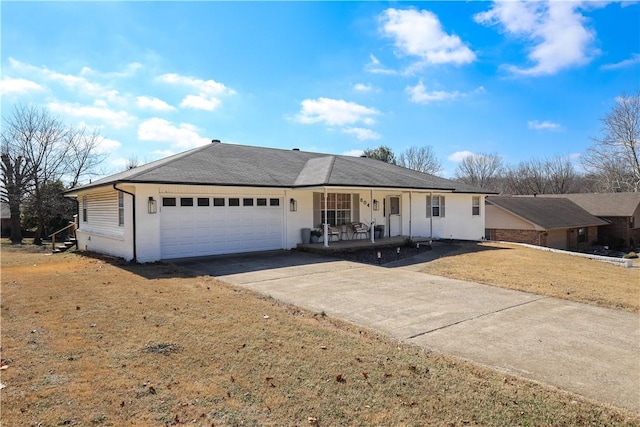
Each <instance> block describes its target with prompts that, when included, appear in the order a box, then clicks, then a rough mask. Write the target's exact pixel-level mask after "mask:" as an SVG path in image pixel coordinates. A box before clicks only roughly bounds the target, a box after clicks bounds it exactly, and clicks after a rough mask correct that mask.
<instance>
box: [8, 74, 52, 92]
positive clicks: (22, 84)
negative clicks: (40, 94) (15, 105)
mask: <svg viewBox="0 0 640 427" xmlns="http://www.w3.org/2000/svg"><path fill="white" fill-rule="evenodd" d="M43 89H44V88H43V87H42V86H41V85H39V84H38V83H36V82H32V81H31V80H26V79H20V78H18V79H13V78H11V77H5V78H3V79H2V80H0V94H1V95H22V94H25V93H27V92H36V91H40V90H43Z"/></svg>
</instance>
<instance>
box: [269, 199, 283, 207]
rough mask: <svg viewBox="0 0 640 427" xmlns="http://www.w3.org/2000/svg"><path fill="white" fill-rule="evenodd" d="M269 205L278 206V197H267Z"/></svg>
mask: <svg viewBox="0 0 640 427" xmlns="http://www.w3.org/2000/svg"><path fill="white" fill-rule="evenodd" d="M269 206H280V199H269Z"/></svg>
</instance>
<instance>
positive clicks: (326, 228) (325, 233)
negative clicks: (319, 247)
mask: <svg viewBox="0 0 640 427" xmlns="http://www.w3.org/2000/svg"><path fill="white" fill-rule="evenodd" d="M327 220H328V216H327V188H326V187H325V189H324V221H323V228H324V230H323V231H322V233H323V236H324V238H323V239H322V240H323V242H324V247H325V248H328V247H329V225H328V224H327Z"/></svg>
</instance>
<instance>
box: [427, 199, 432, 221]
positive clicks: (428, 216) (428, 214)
mask: <svg viewBox="0 0 640 427" xmlns="http://www.w3.org/2000/svg"><path fill="white" fill-rule="evenodd" d="M427 218H431V196H427Z"/></svg>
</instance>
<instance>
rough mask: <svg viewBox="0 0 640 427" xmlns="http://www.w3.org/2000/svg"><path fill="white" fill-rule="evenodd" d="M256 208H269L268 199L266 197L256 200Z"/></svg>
mask: <svg viewBox="0 0 640 427" xmlns="http://www.w3.org/2000/svg"><path fill="white" fill-rule="evenodd" d="M256 206H267V199H265V198H264V197H262V198H258V199H256Z"/></svg>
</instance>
